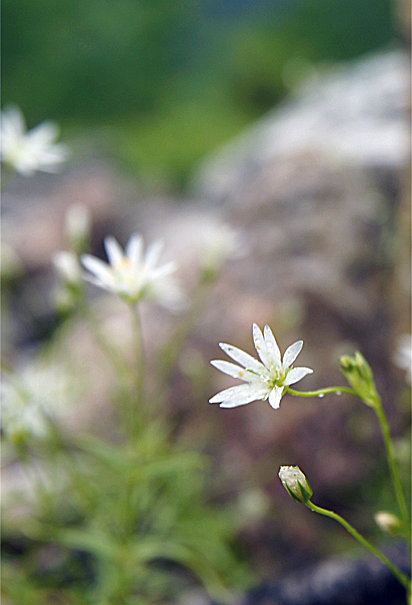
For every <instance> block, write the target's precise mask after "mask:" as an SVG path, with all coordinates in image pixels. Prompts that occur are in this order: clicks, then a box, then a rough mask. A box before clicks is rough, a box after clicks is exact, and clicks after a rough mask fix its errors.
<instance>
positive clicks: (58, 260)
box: [52, 251, 82, 286]
mask: <svg viewBox="0 0 412 605" xmlns="http://www.w3.org/2000/svg"><path fill="white" fill-rule="evenodd" d="M52 262H53V266H54V269H55V271H56V273H57V275H58V277H59V278H60V279H61V280H62V281H63V282H64V283H66V284H68V285H71V286H79V284H81V283H82V274H81V267H80V264H79V261H78V260H77V256H76V255H75V254H74V252H66V251H63V252H56V253H55V254H54V255H53V257H52Z"/></svg>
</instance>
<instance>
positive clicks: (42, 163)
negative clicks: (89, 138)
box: [1, 105, 69, 176]
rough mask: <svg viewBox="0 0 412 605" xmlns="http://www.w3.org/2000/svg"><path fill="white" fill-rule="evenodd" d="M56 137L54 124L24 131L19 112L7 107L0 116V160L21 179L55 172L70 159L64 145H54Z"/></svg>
mask: <svg viewBox="0 0 412 605" xmlns="http://www.w3.org/2000/svg"><path fill="white" fill-rule="evenodd" d="M58 136H59V128H58V126H57V125H56V124H55V123H54V122H42V123H41V124H39V125H38V126H36V127H35V128H33V129H32V130H30V131H27V126H26V121H25V119H24V116H23V114H22V112H21V111H20V109H19V108H18V107H17V106H14V105H13V106H10V107H8V108H6V109H5V110H4V111H2V113H1V160H2V162H5V163H7V164H9V165H10V166H12V167H13V168H14V170H15V171H16V172H18V173H19V174H22V175H23V176H31V175H33V174H34V173H35V172H36V171H37V170H41V171H43V172H58V171H59V169H60V165H61V164H62V163H63V162H65V161H66V159H67V157H68V155H69V150H68V148H67V147H66V146H65V145H62V144H61V143H57V144H56V139H57V138H58Z"/></svg>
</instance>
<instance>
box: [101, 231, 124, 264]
mask: <svg viewBox="0 0 412 605" xmlns="http://www.w3.org/2000/svg"><path fill="white" fill-rule="evenodd" d="M104 247H105V249H106V254H107V258H108V259H109V263H110V264H111V265H117V264H119V263H120V262H121V261H122V260H123V258H124V254H123V250H122V248H121V247H120V244H119V242H118V241H117V240H116V239H115V238H114V237H113V236H112V235H109V236H108V237H105V238H104Z"/></svg>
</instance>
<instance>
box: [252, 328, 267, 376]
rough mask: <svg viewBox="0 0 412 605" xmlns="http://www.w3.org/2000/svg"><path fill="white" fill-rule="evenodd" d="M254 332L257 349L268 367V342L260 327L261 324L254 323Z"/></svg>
mask: <svg viewBox="0 0 412 605" xmlns="http://www.w3.org/2000/svg"><path fill="white" fill-rule="evenodd" d="M252 334H253V342H254V344H255V349H256V351H257V354H258V355H259V357H260V359H261V361H262V363H264V364H265V366H266V367H268V366H269V360H268V355H267V351H266V343H265V340H264V338H263V334H262V330H261V329H260V328H259V326H258V325H257V324H253V327H252Z"/></svg>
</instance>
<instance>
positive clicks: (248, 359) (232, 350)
mask: <svg viewBox="0 0 412 605" xmlns="http://www.w3.org/2000/svg"><path fill="white" fill-rule="evenodd" d="M219 347H220V348H221V349H222V351H224V352H225V353H226V355H229V357H231V358H232V359H234V360H235V361H237V363H239V364H240V365H241V366H243V367H244V368H246V369H248V370H252V371H253V372H257V373H258V374H259V375H263V376H268V375H269V372H268V370H267V369H266V368H265V366H264V365H263V364H261V363H260V361H258V360H257V359H255V358H254V357H252V356H251V355H249V353H246V352H245V351H242V350H241V349H238V348H237V347H234V346H233V345H228V344H226V343H224V342H220V343H219Z"/></svg>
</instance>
